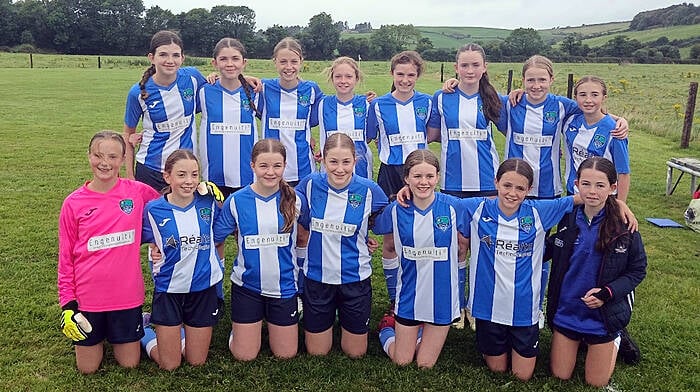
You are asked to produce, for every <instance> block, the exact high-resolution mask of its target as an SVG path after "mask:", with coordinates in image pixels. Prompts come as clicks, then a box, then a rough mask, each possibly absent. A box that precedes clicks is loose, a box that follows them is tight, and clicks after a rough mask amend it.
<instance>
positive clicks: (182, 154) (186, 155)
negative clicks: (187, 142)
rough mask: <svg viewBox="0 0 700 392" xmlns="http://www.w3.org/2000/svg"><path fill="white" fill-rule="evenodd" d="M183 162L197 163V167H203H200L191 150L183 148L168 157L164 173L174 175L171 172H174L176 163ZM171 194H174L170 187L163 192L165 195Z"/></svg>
mask: <svg viewBox="0 0 700 392" xmlns="http://www.w3.org/2000/svg"><path fill="white" fill-rule="evenodd" d="M182 160H190V161H195V162H197V167H201V166H200V165H199V160H198V159H197V157H196V156H195V155H194V153H193V152H192V151H191V150H186V149H184V148H181V149H179V150H175V151H173V152H172V153H170V155H168V159H166V160H165V166H164V167H163V173H168V174H172V173H171V172H172V171H173V166H175V164H176V163H178V162H179V161H182ZM170 192H172V189H171V188H170V185H168V186H166V187H165V188H164V189H163V191H162V193H163V194H167V193H170Z"/></svg>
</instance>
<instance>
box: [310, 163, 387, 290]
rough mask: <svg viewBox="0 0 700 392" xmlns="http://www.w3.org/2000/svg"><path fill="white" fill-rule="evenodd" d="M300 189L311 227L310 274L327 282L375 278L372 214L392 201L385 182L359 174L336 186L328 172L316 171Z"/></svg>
mask: <svg viewBox="0 0 700 392" xmlns="http://www.w3.org/2000/svg"><path fill="white" fill-rule="evenodd" d="M296 189H297V192H298V193H299V195H300V197H301V216H300V217H299V223H301V225H302V226H303V227H304V228H305V229H307V230H309V231H310V237H309V245H308V257H307V259H306V265H304V275H305V276H306V278H308V279H311V280H315V281H317V282H323V283H327V284H344V283H353V282H359V281H362V280H365V279H367V278H369V276H370V275H371V274H372V264H371V255H370V254H369V250H368V249H367V234H368V233H367V232H368V229H369V224H368V223H369V222H368V221H369V217H370V215H371V214H372V213H374V212H377V211H379V210H381V209H382V208H383V207H384V206H386V205H387V203H388V200H387V197H386V195H385V194H384V192H383V191H382V189H381V188H379V185H377V184H376V183H375V182H374V181H372V180H369V179H366V178H363V177H360V176H358V175H357V174H353V176H352V179H351V180H350V184H348V185H347V186H346V187H345V188H343V189H335V188H333V187H332V186H330V185H329V183H328V176H327V174H326V173H314V174H312V175H311V176H309V177H306V178H305V179H303V180H302V181H301V182H300V183H299V185H297V187H296Z"/></svg>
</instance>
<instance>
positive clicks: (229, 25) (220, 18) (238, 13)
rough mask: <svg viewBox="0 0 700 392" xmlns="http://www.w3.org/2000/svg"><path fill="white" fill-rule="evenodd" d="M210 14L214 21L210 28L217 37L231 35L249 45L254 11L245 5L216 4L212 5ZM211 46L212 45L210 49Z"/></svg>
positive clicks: (253, 30) (253, 31)
mask: <svg viewBox="0 0 700 392" xmlns="http://www.w3.org/2000/svg"><path fill="white" fill-rule="evenodd" d="M210 14H211V18H212V22H213V23H214V24H213V26H211V29H212V30H214V33H215V35H217V36H218V39H221V38H223V37H232V38H236V39H238V40H239V41H241V42H242V43H243V45H244V46H246V47H248V46H250V44H251V43H252V40H253V35H254V34H255V11H253V10H252V9H250V8H248V7H246V6H229V5H218V6H216V7H212V9H211V12H210ZM215 43H216V42H215ZM213 48H214V45H212V47H211V48H210V51H211V49H213Z"/></svg>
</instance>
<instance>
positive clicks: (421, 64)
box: [390, 50, 425, 92]
mask: <svg viewBox="0 0 700 392" xmlns="http://www.w3.org/2000/svg"><path fill="white" fill-rule="evenodd" d="M399 64H413V65H415V66H416V72H417V73H418V77H420V76H421V75H422V74H423V72H425V61H424V60H423V58H422V57H421V56H420V54H418V52H416V51H415V50H404V51H403V52H401V53H398V54H396V55H394V57H392V58H391V68H390V71H391V73H392V74H393V73H394V70H395V69H396V66H397V65H399ZM394 90H396V86H394V82H391V92H394Z"/></svg>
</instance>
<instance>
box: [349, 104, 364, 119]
mask: <svg viewBox="0 0 700 392" xmlns="http://www.w3.org/2000/svg"><path fill="white" fill-rule="evenodd" d="M352 112H353V114H355V117H357V118H362V117H364V116H365V108H364V107H363V106H354V107H353V108H352Z"/></svg>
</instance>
